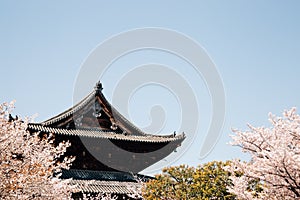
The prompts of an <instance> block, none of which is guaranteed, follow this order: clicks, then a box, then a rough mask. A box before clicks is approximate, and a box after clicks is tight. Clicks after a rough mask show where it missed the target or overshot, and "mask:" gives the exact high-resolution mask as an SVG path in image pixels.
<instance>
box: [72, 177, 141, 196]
mask: <svg viewBox="0 0 300 200" xmlns="http://www.w3.org/2000/svg"><path fill="white" fill-rule="evenodd" d="M69 184H70V185H74V186H75V191H76V192H84V193H106V194H107V193H108V194H132V193H133V191H132V190H131V189H130V188H136V187H140V183H136V182H119V181H96V180H71V181H70V183H69Z"/></svg>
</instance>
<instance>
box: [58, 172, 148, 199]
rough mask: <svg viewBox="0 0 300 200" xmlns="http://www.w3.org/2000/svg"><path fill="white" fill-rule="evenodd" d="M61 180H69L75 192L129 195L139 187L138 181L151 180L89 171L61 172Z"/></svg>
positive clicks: (125, 173)
mask: <svg viewBox="0 0 300 200" xmlns="http://www.w3.org/2000/svg"><path fill="white" fill-rule="evenodd" d="M61 178H62V179H71V181H70V185H74V186H75V190H76V191H77V192H85V193H111V194H131V193H132V190H131V188H132V189H134V188H136V187H140V186H141V185H140V184H141V183H139V182H138V181H137V180H140V181H147V180H149V179H152V178H151V177H149V176H143V175H139V174H132V173H127V172H107V171H91V170H75V169H71V170H63V171H62V176H61Z"/></svg>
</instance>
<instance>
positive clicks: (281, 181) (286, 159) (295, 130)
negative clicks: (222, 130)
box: [227, 108, 300, 199]
mask: <svg viewBox="0 0 300 200" xmlns="http://www.w3.org/2000/svg"><path fill="white" fill-rule="evenodd" d="M269 120H270V122H271V124H272V127H271V128H264V127H259V128H256V127H253V126H250V125H249V128H250V130H249V131H239V130H234V131H233V132H234V133H235V135H233V136H232V138H233V142H232V143H231V144H232V145H235V146H239V147H241V148H242V150H243V152H246V153H248V154H250V156H251V161H250V162H242V161H239V160H234V161H233V164H232V165H231V166H230V167H228V168H227V170H229V171H230V172H231V179H232V182H233V186H232V187H229V191H230V192H232V193H234V194H236V195H237V197H238V198H239V199H298V198H299V197H300V116H299V115H298V114H296V109H295V108H293V109H291V110H289V111H285V112H284V113H283V117H276V116H274V115H272V114H270V115H269ZM235 172H240V175H237V174H236V173H235ZM253 182H254V183H256V184H254V185H253V184H251V183H253ZM258 188H260V189H262V191H260V189H259V190H258Z"/></svg>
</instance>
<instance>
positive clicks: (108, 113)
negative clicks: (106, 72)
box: [28, 82, 185, 143]
mask: <svg viewBox="0 0 300 200" xmlns="http://www.w3.org/2000/svg"><path fill="white" fill-rule="evenodd" d="M102 89H103V88H102V84H101V83H100V82H98V83H97V84H96V86H95V88H94V90H93V91H92V92H91V93H90V94H88V95H87V96H86V97H85V98H84V99H83V100H81V101H80V102H79V103H77V104H76V105H75V106H73V107H72V108H69V109H68V110H66V111H64V112H62V113H61V114H59V115H57V116H55V117H52V118H50V119H48V120H46V121H44V122H41V123H31V124H29V125H28V128H29V129H30V130H33V131H41V132H46V133H55V134H61V135H69V136H83V137H94V138H105V139H115V140H127V141H139V142H155V143H157V142H173V141H182V140H184V138H185V136H184V134H178V135H176V134H170V135H163V136H158V135H153V134H149V133H145V132H143V131H142V130H140V129H139V128H138V127H136V126H135V125H134V124H132V123H131V122H130V121H128V120H127V119H126V118H125V117H124V116H123V115H122V114H121V113H119V112H118V111H117V110H116V109H115V108H114V107H113V106H112V105H111V104H110V103H109V102H108V101H107V100H106V98H105V97H104V95H103V93H102Z"/></svg>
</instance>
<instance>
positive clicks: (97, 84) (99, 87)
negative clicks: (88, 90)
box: [95, 81, 103, 92]
mask: <svg viewBox="0 0 300 200" xmlns="http://www.w3.org/2000/svg"><path fill="white" fill-rule="evenodd" d="M95 90H96V91H99V92H101V91H102V90H103V87H102V83H101V82H100V81H98V82H97V83H96V86H95Z"/></svg>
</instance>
